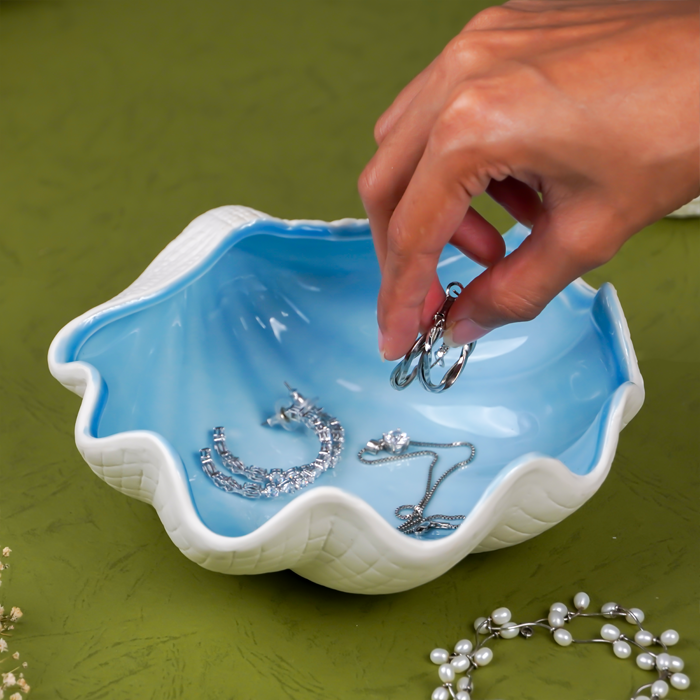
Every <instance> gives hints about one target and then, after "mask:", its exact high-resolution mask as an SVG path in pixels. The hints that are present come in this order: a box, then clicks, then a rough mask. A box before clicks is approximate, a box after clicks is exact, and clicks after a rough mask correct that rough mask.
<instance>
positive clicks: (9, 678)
mask: <svg viewBox="0 0 700 700" xmlns="http://www.w3.org/2000/svg"><path fill="white" fill-rule="evenodd" d="M13 685H17V679H16V678H15V674H14V673H12V671H10V672H9V673H3V674H2V686H3V688H9V687H11V686H13Z"/></svg>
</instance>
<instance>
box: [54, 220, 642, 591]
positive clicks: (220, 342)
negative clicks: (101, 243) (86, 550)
mask: <svg viewBox="0 0 700 700" xmlns="http://www.w3.org/2000/svg"><path fill="white" fill-rule="evenodd" d="M528 233H529V231H528V230H527V229H526V228H524V227H522V226H516V227H515V228H514V229H512V230H511V231H509V232H508V233H507V234H506V237H505V238H506V244H507V247H508V250H509V251H512V250H513V249H514V248H516V247H517V246H518V245H519V244H520V242H521V241H522V240H523V239H524V238H525V236H527V235H528ZM480 271H481V268H479V266H478V265H476V264H475V263H473V262H471V261H470V260H468V259H467V258H465V257H464V256H462V255H460V254H459V253H457V251H455V250H454V249H451V248H449V247H448V249H446V251H445V253H444V254H443V256H442V259H441V262H440V264H439V269H438V272H439V274H440V276H441V279H442V282H443V283H444V284H447V283H449V282H451V281H453V280H457V281H460V282H462V283H463V284H466V283H467V282H469V281H470V280H471V279H472V278H473V277H475V276H476V275H477V274H479V272H480ZM378 287H379V271H378V268H377V265H376V261H375V257H374V252H373V247H372V242H371V238H370V235H369V228H368V225H367V222H365V221H358V220H351V219H344V220H341V221H336V222H332V223H324V222H318V221H283V220H280V219H275V218H272V217H270V216H267V215H265V214H261V213H260V212H256V211H254V210H252V209H248V208H246V207H238V206H229V207H221V208H219V209H215V210H213V211H210V212H208V213H206V214H204V215H202V216H200V217H198V218H197V219H195V221H193V222H192V223H191V224H190V225H189V226H188V227H187V228H186V229H185V231H184V232H183V233H182V234H181V235H180V236H178V237H177V238H176V239H175V240H174V241H173V242H172V243H170V245H168V246H167V247H166V248H165V250H164V251H163V252H162V253H161V254H160V255H159V256H158V257H157V258H156V259H155V260H154V261H153V262H152V263H151V265H150V266H149V267H148V268H147V269H146V271H145V272H144V273H143V274H142V275H141V276H140V277H139V278H138V279H137V280H136V281H135V282H134V283H133V284H132V285H131V286H130V287H129V288H127V289H126V290H125V291H124V292H122V293H121V294H119V295H118V296H116V297H115V298H114V299H112V300H111V301H108V302H106V303H104V304H102V305H101V306H98V307H96V308H95V309H92V310H91V311H88V312H87V313H85V314H83V315H82V316H80V317H79V318H77V319H75V320H73V321H71V322H70V323H69V324H68V325H67V326H65V327H64V328H63V329H62V330H61V331H60V332H59V333H58V335H57V336H56V338H55V339H54V341H53V343H52V344H51V348H50V350H49V366H50V369H51V372H52V374H53V375H54V376H55V377H56V378H57V379H58V380H59V381H60V382H61V383H62V384H63V385H64V386H66V387H67V388H69V389H71V390H72V391H74V392H76V393H77V394H79V395H81V396H82V397H83V401H82V404H81V407H80V410H79V412H78V418H77V422H76V427H75V439H76V443H77V446H78V449H79V451H80V453H81V454H82V456H83V457H84V459H85V460H86V462H87V463H88V464H89V465H90V467H91V468H92V470H93V471H94V472H95V473H96V474H97V475H98V476H100V477H101V478H102V479H104V480H105V481H106V482H107V483H108V484H110V485H111V486H113V487H114V488H116V489H118V490H119V491H122V492H123V493H125V494H127V495H129V496H133V497H135V498H138V499H141V500H143V501H146V502H148V503H150V504H152V505H153V506H154V507H155V509H156V510H157V512H158V515H159V517H160V519H161V521H162V522H163V525H164V526H165V528H166V530H167V532H168V534H169V535H170V537H171V539H172V540H173V542H174V543H175V544H176V545H177V547H179V548H180V550H181V551H182V552H183V553H184V554H185V555H186V556H187V557H189V558H190V559H192V560H193V561H195V562H197V563H198V564H201V565H202V566H204V567H206V568H208V569H212V570H214V571H220V572H226V573H231V574H255V573H263V572H269V571H277V570H281V569H292V570H294V571H296V572H297V573H299V574H300V575H302V576H305V577H306V578H308V579H311V580H312V581H316V582H318V583H320V584H323V585H325V586H329V587H331V588H336V589H339V590H343V591H351V592H357V593H391V592H395V591H402V590H407V589H409V588H413V587H415V586H419V585H421V584H423V583H425V582H427V581H430V580H432V579H434V578H436V577H437V576H439V575H440V574H442V573H444V572H445V571H447V570H448V569H450V568H451V567H452V566H454V565H455V564H456V563H457V562H458V561H460V560H461V559H462V558H464V557H465V556H466V555H468V554H469V553H470V552H475V551H484V550H489V549H496V548H499V547H506V546H509V545H512V544H516V543H518V542H522V541H524V540H527V539H529V538H530V537H533V536H534V535H537V534H539V533H540V532H542V531H544V530H546V529H547V528H549V527H551V526H552V525H554V524H556V523H557V522H559V521H560V520H562V519H563V518H565V517H566V516H567V515H569V514H570V513H571V512H573V511H574V510H575V509H577V508H578V507H579V506H581V505H582V504H583V503H584V502H585V501H586V500H587V499H588V498H590V497H591V496H592V495H593V493H595V491H596V490H597V489H598V488H599V486H600V485H601V483H602V482H603V480H604V479H605V477H606V475H607V473H608V470H609V468H610V465H611V462H612V459H613V456H614V452H615V448H616V446H617V441H618V435H619V432H620V430H621V429H622V428H623V427H624V426H625V425H626V423H627V422H628V421H629V420H630V419H631V418H632V417H633V416H634V414H635V413H636V412H637V411H638V410H639V408H640V406H641V404H642V402H643V399H644V389H643V382H642V378H641V375H640V373H639V368H638V366H637V361H636V358H635V354H634V350H633V348H632V343H631V341H630V336H629V331H628V328H627V324H626V321H625V318H624V316H623V313H622V309H621V308H620V305H619V302H618V299H617V295H616V294H615V291H614V289H613V288H612V287H611V286H610V285H607V284H606V285H604V286H603V287H602V288H601V289H600V290H599V291H597V292H596V291H595V290H594V289H592V288H591V287H589V286H588V285H586V284H585V283H584V282H583V281H581V280H577V281H575V282H574V283H573V284H571V285H569V287H567V288H566V289H565V290H564V291H563V292H562V293H561V294H560V295H559V296H558V297H557V298H556V299H555V300H554V301H553V302H552V303H551V304H550V305H549V306H548V307H547V308H546V309H545V311H544V312H543V313H542V314H541V315H540V316H539V317H538V318H537V319H535V320H534V321H530V322H528V323H519V324H513V325H510V326H507V327H505V328H501V329H499V330H496V331H494V332H492V333H490V334H489V335H488V336H487V337H486V338H484V339H482V340H480V341H479V343H478V345H477V348H476V350H475V352H474V354H473V355H472V357H471V358H470V360H469V363H468V365H467V367H466V369H465V371H464V373H463V374H462V376H461V377H460V379H459V380H458V381H457V383H456V384H455V385H454V386H453V387H452V388H451V389H450V390H449V391H447V392H444V393H443V394H439V395H435V394H429V393H427V392H425V391H424V390H423V389H422V388H421V387H420V386H419V384H418V382H415V385H411V386H410V387H409V388H408V389H406V390H405V391H403V392H397V391H394V390H393V389H392V388H391V387H390V385H389V374H390V372H391V369H392V366H391V365H390V364H387V363H382V362H381V360H380V357H379V355H378V353H377V349H376V311H375V304H376V295H377V291H378ZM285 381H286V382H289V383H290V384H291V385H292V386H294V387H296V388H297V389H298V390H299V391H301V392H302V393H303V394H304V395H305V396H307V397H309V398H315V399H317V400H318V403H319V404H320V405H322V406H323V407H324V408H325V410H326V411H327V412H328V413H330V414H332V415H333V416H336V417H337V418H338V419H339V420H340V422H341V423H342V425H343V426H344V428H345V438H346V442H345V450H344V452H343V454H342V456H341V458H340V461H339V463H338V465H337V467H336V468H335V469H334V470H332V471H328V472H326V473H324V474H322V475H321V476H320V477H319V478H318V479H317V480H316V482H315V483H314V484H313V485H311V486H309V487H307V488H305V489H302V490H300V491H298V492H296V493H294V494H288V495H282V496H280V497H278V498H273V499H266V500H248V499H244V498H242V497H240V496H237V495H232V494H228V493H226V492H224V491H222V490H220V489H217V488H216V487H215V486H214V484H213V483H212V482H211V481H210V480H209V478H208V477H207V476H206V475H205V474H204V473H203V471H202V469H201V465H200V462H199V459H198V451H199V449H200V448H202V447H206V446H209V445H210V444H211V430H212V428H213V427H214V426H217V425H223V426H225V428H226V431H227V438H228V443H229V448H230V449H231V451H232V452H234V453H235V454H237V455H238V456H239V457H240V458H241V459H242V460H243V461H244V462H246V463H247V464H256V465H257V466H260V467H265V468H282V469H287V468H289V467H291V466H295V465H301V464H304V463H306V462H308V461H309V460H310V459H313V457H314V456H315V454H316V450H317V446H318V445H317V443H316V442H315V439H314V436H313V435H312V434H308V433H304V432H298V433H292V432H286V431H284V430H281V429H279V428H270V427H269V426H266V425H263V424H264V421H265V418H267V417H268V416H269V415H271V414H272V413H273V411H274V407H275V404H276V403H277V402H278V401H279V400H280V399H283V398H285V396H287V394H286V389H285V387H284V384H283V383H284V382H285ZM395 428H401V429H402V430H404V431H406V432H407V433H408V434H409V435H410V436H411V437H412V439H414V440H418V441H432V442H453V441H458V440H466V441H470V442H472V443H474V445H475V446H476V450H477V454H476V459H475V460H474V461H473V462H472V463H471V464H470V465H469V466H468V467H465V468H462V469H460V470H458V471H456V472H455V473H453V474H452V475H451V476H450V477H449V478H448V480H446V481H445V482H444V483H443V484H442V485H441V487H440V488H439V489H438V490H437V491H436V493H435V496H434V497H433V499H432V501H431V502H430V505H429V511H430V512H431V513H442V514H460V515H464V516H466V518H465V520H464V521H463V522H462V524H461V525H460V526H459V528H458V529H457V530H454V531H451V532H449V533H445V531H437V532H436V533H433V535H434V536H432V537H415V536H409V535H405V534H403V533H401V532H399V531H397V529H396V526H397V525H398V524H399V521H398V520H397V519H396V516H395V514H394V509H395V508H396V507H397V506H399V505H402V504H411V503H413V504H415V503H417V502H418V501H419V500H420V498H421V496H422V495H423V493H424V490H425V483H426V477H427V469H428V464H429V460H427V459H415V460H402V461H397V462H393V463H390V464H385V465H379V466H370V465H365V464H362V463H360V462H359V461H358V459H357V452H358V450H359V449H360V448H361V447H363V446H364V445H365V443H366V442H367V441H368V440H369V439H373V438H379V437H381V435H382V433H384V432H387V431H390V430H392V429H395ZM464 457H466V453H465V454H464V455H461V454H459V451H458V450H443V451H440V462H439V463H438V466H437V467H436V473H441V471H443V470H444V469H446V468H447V467H449V466H450V465H452V464H454V463H455V462H456V461H458V460H461V459H464Z"/></svg>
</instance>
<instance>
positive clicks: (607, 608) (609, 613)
mask: <svg viewBox="0 0 700 700" xmlns="http://www.w3.org/2000/svg"><path fill="white" fill-rule="evenodd" d="M616 610H617V603H606V604H605V605H604V606H603V607H602V608H601V609H600V612H602V613H603V615H604V616H605V617H607V618H612V617H615V611H616Z"/></svg>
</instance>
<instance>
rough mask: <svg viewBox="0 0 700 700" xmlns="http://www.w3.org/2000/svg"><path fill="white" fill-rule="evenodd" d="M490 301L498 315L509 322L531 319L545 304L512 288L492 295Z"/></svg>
mask: <svg viewBox="0 0 700 700" xmlns="http://www.w3.org/2000/svg"><path fill="white" fill-rule="evenodd" d="M492 303H493V305H494V308H495V309H496V311H497V313H498V315H499V316H500V317H501V318H503V319H506V320H507V321H508V322H509V323H518V322H523V321H532V319H533V318H536V317H537V316H539V315H540V313H541V311H542V309H543V308H544V307H545V306H546V304H541V303H539V302H538V301H535V300H533V299H529V298H528V297H526V296H523V295H522V294H520V293H519V292H518V291H517V290H513V289H507V290H501V293H500V294H498V295H494V298H493V299H492Z"/></svg>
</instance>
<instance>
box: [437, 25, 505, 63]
mask: <svg viewBox="0 0 700 700" xmlns="http://www.w3.org/2000/svg"><path fill="white" fill-rule="evenodd" d="M494 49H495V47H494V46H493V45H492V41H491V37H490V36H488V35H486V34H484V35H479V34H474V33H466V34H458V35H457V36H456V37H455V38H454V39H452V40H451V41H450V42H449V43H448V44H447V46H446V47H445V50H444V51H443V52H442V55H441V58H442V59H443V63H445V64H446V67H447V68H448V69H452V70H454V69H455V68H457V69H458V70H460V71H464V70H469V69H473V68H476V67H481V66H482V65H483V64H484V63H486V62H488V61H489V59H491V58H492V56H493V54H494Z"/></svg>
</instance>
